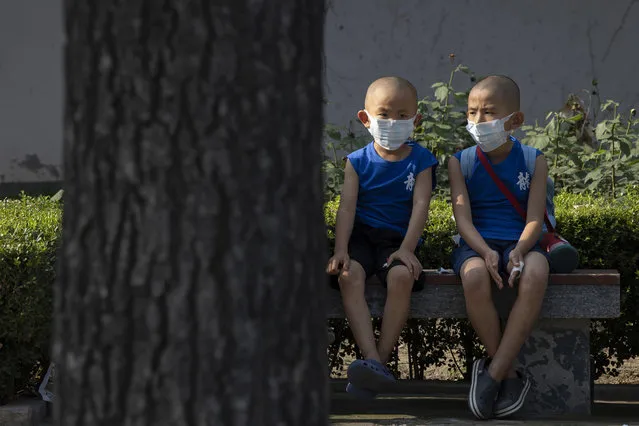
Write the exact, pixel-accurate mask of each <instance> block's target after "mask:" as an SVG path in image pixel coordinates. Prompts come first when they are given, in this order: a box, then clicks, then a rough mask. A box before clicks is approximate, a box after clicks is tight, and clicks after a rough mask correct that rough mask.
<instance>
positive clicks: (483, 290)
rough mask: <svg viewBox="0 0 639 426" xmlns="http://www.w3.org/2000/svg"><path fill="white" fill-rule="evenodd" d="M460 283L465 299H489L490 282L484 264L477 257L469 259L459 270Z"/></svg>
mask: <svg viewBox="0 0 639 426" xmlns="http://www.w3.org/2000/svg"><path fill="white" fill-rule="evenodd" d="M460 275H461V281H462V286H463V288H464V295H465V296H466V297H471V298H477V297H482V298H485V297H490V296H491V288H490V286H491V282H490V274H489V273H488V269H487V268H486V263H485V262H484V260H483V259H481V258H479V257H474V258H471V259H469V260H468V261H467V262H466V263H465V264H464V265H463V266H462V268H461V273H460Z"/></svg>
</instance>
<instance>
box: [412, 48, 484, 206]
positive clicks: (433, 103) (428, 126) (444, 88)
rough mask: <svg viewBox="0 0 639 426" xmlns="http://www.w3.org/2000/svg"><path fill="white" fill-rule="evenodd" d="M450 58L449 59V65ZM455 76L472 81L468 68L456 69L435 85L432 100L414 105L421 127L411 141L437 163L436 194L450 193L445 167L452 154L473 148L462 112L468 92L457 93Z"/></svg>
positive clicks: (423, 100)
mask: <svg viewBox="0 0 639 426" xmlns="http://www.w3.org/2000/svg"><path fill="white" fill-rule="evenodd" d="M453 60H454V58H451V62H452V61H453ZM458 73H462V74H466V75H468V77H469V82H470V83H473V82H474V81H475V75H474V74H473V73H472V72H470V70H469V69H468V67H466V66H464V65H458V66H455V67H453V68H452V70H451V72H450V76H449V79H448V81H447V82H437V83H435V84H433V85H432V86H431V88H432V89H434V93H433V96H432V97H428V96H427V97H425V98H424V99H422V100H421V101H419V103H418V112H419V113H421V114H422V121H421V123H420V124H419V125H418V126H417V127H416V128H415V133H414V137H415V140H416V141H417V142H419V143H420V144H421V145H422V146H424V147H426V148H428V149H429V150H430V151H431V152H432V153H433V154H434V155H435V157H436V158H437V159H438V160H439V164H440V167H439V168H438V173H437V182H438V184H437V191H438V192H439V193H443V194H448V193H450V191H449V188H448V172H447V168H446V167H445V165H446V163H447V161H448V158H449V157H450V156H451V155H452V154H454V153H455V152H457V151H459V150H462V149H464V148H466V147H468V146H471V145H473V144H474V142H473V140H472V138H471V137H470V135H469V134H468V132H467V131H466V123H467V121H466V109H467V104H468V93H469V91H470V88H468V89H466V90H464V91H458V90H456V89H455V88H454V87H453V81H454V79H455V76H456V75H457V74H458Z"/></svg>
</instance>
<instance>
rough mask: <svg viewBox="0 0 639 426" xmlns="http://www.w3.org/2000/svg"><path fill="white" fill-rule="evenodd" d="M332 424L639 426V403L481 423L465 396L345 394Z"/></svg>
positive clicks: (338, 396)
mask: <svg viewBox="0 0 639 426" xmlns="http://www.w3.org/2000/svg"><path fill="white" fill-rule="evenodd" d="M331 423H332V424H333V425H341V426H346V425H348V426H376V425H398V426H399V425H406V426H408V425H410V426H418V425H462V424H463V425H489V424H491V425H520V424H526V425H618V426H621V425H628V426H630V425H637V426H639V402H637V401H633V402H623V401H622V402H598V403H596V404H595V407H594V409H593V415H592V416H591V417H589V418H581V419H578V418H572V419H571V418H564V419H561V420H526V421H524V420H521V419H512V420H491V421H478V420H475V418H474V417H473V416H472V414H471V413H470V411H469V410H468V406H467V403H466V398H465V397H464V396H451V395H440V396H429V397H426V396H421V395H419V396H409V395H396V396H386V397H381V398H378V399H376V400H375V401H358V400H353V399H351V398H350V397H349V396H348V395H346V394H345V393H334V394H333V396H332V399H331Z"/></svg>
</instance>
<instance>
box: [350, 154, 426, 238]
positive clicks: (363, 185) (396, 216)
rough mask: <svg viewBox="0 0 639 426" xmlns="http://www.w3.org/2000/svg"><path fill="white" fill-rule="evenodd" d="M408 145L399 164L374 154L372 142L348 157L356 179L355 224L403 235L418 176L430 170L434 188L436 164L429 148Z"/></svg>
mask: <svg viewBox="0 0 639 426" xmlns="http://www.w3.org/2000/svg"><path fill="white" fill-rule="evenodd" d="M408 144H409V145H410V146H411V147H412V149H411V152H410V154H409V155H408V156H407V157H406V158H404V159H403V160H401V161H387V160H384V159H383V158H382V157H380V156H379V154H378V153H377V151H375V146H374V142H371V143H369V144H368V145H366V146H365V147H363V148H361V149H358V150H357V151H355V152H353V153H351V154H349V155H348V159H349V161H350V162H351V164H352V165H353V168H354V169H355V172H356V173H357V176H358V177H359V192H358V195H357V211H356V213H355V221H356V222H360V223H363V224H365V225H368V226H372V227H373V228H383V229H391V230H394V231H397V232H399V233H401V234H402V235H406V231H407V230H408V222H409V221H410V216H411V213H412V211H413V188H414V187H415V180H416V179H417V175H419V174H420V173H421V172H422V171H424V170H426V169H428V168H429V167H432V173H433V189H434V188H435V184H436V182H435V170H436V168H437V165H438V161H437V159H436V158H435V156H434V155H433V154H432V153H431V152H430V151H429V150H428V149H426V148H424V147H422V146H421V145H419V144H418V143H416V142H408Z"/></svg>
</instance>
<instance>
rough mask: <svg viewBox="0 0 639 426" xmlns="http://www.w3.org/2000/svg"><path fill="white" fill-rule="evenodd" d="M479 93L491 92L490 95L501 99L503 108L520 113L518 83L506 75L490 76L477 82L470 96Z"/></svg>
mask: <svg viewBox="0 0 639 426" xmlns="http://www.w3.org/2000/svg"><path fill="white" fill-rule="evenodd" d="M479 92H489V93H490V95H492V96H494V97H496V98H497V99H499V101H500V102H502V103H503V106H504V107H506V108H508V109H509V110H510V111H519V109H520V105H519V102H520V100H519V86H517V83H515V81H514V80H513V79H512V78H510V77H506V76H505V75H490V76H488V77H485V78H483V79H481V80H479V81H478V82H477V84H475V86H473V88H472V90H471V91H470V95H473V94H478V93H479ZM470 95H469V96H470Z"/></svg>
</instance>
